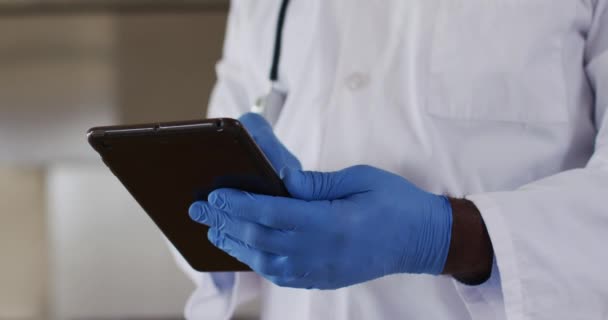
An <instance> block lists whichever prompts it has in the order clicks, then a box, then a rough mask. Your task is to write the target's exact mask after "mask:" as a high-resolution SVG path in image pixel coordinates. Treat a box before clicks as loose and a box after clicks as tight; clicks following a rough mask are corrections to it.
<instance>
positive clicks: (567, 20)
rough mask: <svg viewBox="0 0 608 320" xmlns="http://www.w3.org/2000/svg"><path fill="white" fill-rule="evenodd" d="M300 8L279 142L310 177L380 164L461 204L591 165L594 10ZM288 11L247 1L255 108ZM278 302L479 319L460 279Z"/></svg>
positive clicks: (567, 1) (294, 15)
mask: <svg viewBox="0 0 608 320" xmlns="http://www.w3.org/2000/svg"><path fill="white" fill-rule="evenodd" d="M291 2H292V3H291V6H290V8H289V11H288V14H287V20H286V24H285V30H284V38H283V54H282V61H281V70H280V76H279V79H280V83H281V86H282V87H284V88H285V89H286V90H287V92H288V97H287V101H286V104H285V107H284V109H283V112H282V114H281V116H280V118H279V120H278V122H277V124H276V127H275V129H276V132H277V134H278V136H279V137H280V138H281V139H282V141H284V143H285V144H286V145H287V146H288V148H289V149H291V150H292V151H293V152H294V153H295V154H296V156H298V157H299V158H300V159H301V160H302V163H303V166H304V168H305V169H307V170H324V171H327V170H337V169H341V168H344V167H348V166H352V165H356V164H369V165H373V166H377V167H380V168H383V169H386V170H389V171H392V172H394V173H397V174H399V175H402V176H404V177H405V178H407V179H408V180H410V181H412V182H413V183H415V184H416V185H418V186H419V187H421V188H423V189H425V190H427V191H430V192H435V193H444V194H449V195H451V196H457V197H458V196H464V195H467V194H475V193H480V192H492V191H504V190H513V189H515V188H518V187H520V186H522V185H524V184H526V183H528V182H531V181H534V180H537V179H539V178H542V177H545V176H548V175H551V174H554V173H557V172H560V171H564V170H567V169H571V168H576V167H582V166H584V165H585V164H586V161H587V160H588V158H589V156H590V155H591V152H592V150H593V137H594V135H595V131H594V130H595V129H594V127H593V122H592V116H593V112H592V110H593V93H592V91H591V89H590V87H589V84H588V82H587V78H586V76H585V73H584V67H583V66H584V48H585V39H584V35H585V31H586V28H587V27H588V26H589V23H590V19H591V11H592V1H591V0H494V1H488V0H424V1H423V0H386V1H368V0H348V1H347V0H335V1H328V0H301V1H300V0H292V1H291ZM279 3H280V1H278V0H273V1H251V0H245V1H243V0H241V1H239V2H238V3H237V5H242V6H250V7H251V8H250V9H249V12H250V16H249V18H250V19H251V21H250V22H251V28H250V30H249V32H251V34H250V35H249V36H248V37H246V39H248V41H246V42H245V43H243V47H242V49H243V50H248V52H250V53H251V54H250V55H249V57H250V59H251V61H248V62H249V64H250V65H251V66H254V67H253V68H254V70H255V73H256V74H255V78H256V82H257V81H258V80H259V84H258V85H252V87H251V88H250V89H251V90H250V94H251V95H252V99H253V98H254V97H255V96H257V95H262V94H263V93H264V92H263V91H264V90H265V88H266V85H265V84H266V83H267V82H268V80H267V70H268V68H269V64H270V61H271V50H272V45H273V40H274V32H275V26H276V14H278V9H279ZM362 267H363V266H362ZM264 290H265V292H266V297H267V299H265V316H264V319H284V318H285V317H286V314H287V313H288V314H289V315H290V316H289V318H290V319H321V318H325V319H466V318H467V317H468V315H467V313H466V310H465V309H464V306H463V304H462V302H460V299H459V298H458V295H457V293H456V291H455V289H454V288H453V285H452V283H451V282H450V280H449V279H447V278H432V277H426V276H408V275H402V276H392V277H387V278H384V279H380V280H376V281H372V282H369V283H366V284H362V285H359V286H355V287H352V288H346V289H342V290H337V291H331V292H319V291H297V290H290V289H282V288H278V287H275V286H272V285H270V284H267V285H265V287H264ZM292 311H293V312H292Z"/></svg>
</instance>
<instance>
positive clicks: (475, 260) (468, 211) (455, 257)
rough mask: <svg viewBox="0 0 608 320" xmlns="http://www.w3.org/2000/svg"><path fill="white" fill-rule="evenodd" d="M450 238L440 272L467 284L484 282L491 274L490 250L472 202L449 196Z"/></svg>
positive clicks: (488, 237)
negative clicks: (450, 210)
mask: <svg viewBox="0 0 608 320" xmlns="http://www.w3.org/2000/svg"><path fill="white" fill-rule="evenodd" d="M450 204H451V205H452V217H453V219H452V221H453V222H452V240H451V242H450V251H449V253H448V258H447V261H446V264H445V267H444V269H443V274H447V275H451V276H453V277H454V278H455V279H456V280H458V281H460V282H462V283H465V284H468V285H478V284H482V283H484V282H485V281H486V280H488V278H489V277H490V275H491V272H492V262H493V259H494V251H493V249H492V242H491V241H490V236H489V235H488V230H487V229H486V226H485V224H484V222H483V219H482V217H481V213H480V212H479V210H478V209H477V207H476V206H475V204H474V203H473V202H471V201H469V200H466V199H452V198H450Z"/></svg>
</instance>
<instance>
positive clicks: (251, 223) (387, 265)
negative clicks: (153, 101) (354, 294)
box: [190, 119, 452, 289]
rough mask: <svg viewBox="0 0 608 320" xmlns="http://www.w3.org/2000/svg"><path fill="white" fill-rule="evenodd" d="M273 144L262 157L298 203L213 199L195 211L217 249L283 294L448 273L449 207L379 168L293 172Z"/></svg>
mask: <svg viewBox="0 0 608 320" xmlns="http://www.w3.org/2000/svg"><path fill="white" fill-rule="evenodd" d="M258 120H259V119H258ZM245 122H247V121H245ZM246 127H247V124H246ZM262 127H263V126H262ZM254 135H255V134H254ZM271 136H272V137H271ZM264 141H265V142H268V143H267V144H266V145H264V146H262V149H263V150H264V152H265V153H266V154H267V155H271V157H276V158H275V159H274V160H275V161H273V159H272V158H271V157H269V158H271V161H273V164H275V163H276V164H275V167H281V166H282V167H283V168H284V169H283V170H282V171H281V176H282V178H283V181H284V183H285V186H286V187H287V189H288V191H289V192H290V194H291V195H292V196H293V197H294V198H281V197H271V196H264V195H256V194H250V193H247V192H243V191H239V190H231V189H220V190H216V191H214V192H212V193H211V194H210V195H209V199H208V200H209V202H205V201H201V202H197V203H194V204H193V205H192V206H191V208H190V216H191V218H192V219H193V220H195V221H198V222H199V223H203V224H206V225H208V226H210V227H211V228H210V229H209V233H208V238H209V240H210V241H211V242H212V243H213V244H214V245H216V246H217V247H219V248H220V249H222V250H224V251H226V252H227V253H228V254H230V255H232V256H234V257H235V258H237V259H238V260H240V261H242V262H244V263H245V264H247V265H249V266H250V267H251V268H252V269H253V270H254V271H256V272H257V273H259V274H261V275H262V276H264V277H265V278H267V279H268V280H270V281H272V282H274V283H275V284H277V285H280V286H288V287H294V288H319V289H335V288H341V287H345V286H349V285H352V284H356V283H361V282H364V281H368V280H372V279H375V278H378V277H382V276H385V275H389V274H395V273H430V274H439V273H441V271H442V270H443V267H444V265H445V261H446V258H447V254H448V250H449V245H450V238H451V227H452V212H451V206H450V204H449V202H448V200H447V198H445V197H443V196H438V195H434V194H430V193H427V192H425V191H423V190H420V189H418V188H417V187H416V186H414V185H413V184H411V183H409V182H408V181H407V180H405V179H403V178H402V177H400V176H397V175H394V174H391V173H389V172H386V171H382V170H379V169H376V168H372V167H369V166H356V167H351V168H348V169H345V170H342V171H339V172H333V173H321V172H303V171H300V170H299V169H297V167H296V169H294V168H293V167H292V166H290V165H286V164H285V163H287V162H289V161H291V160H286V159H290V157H289V156H286V153H285V152H287V154H289V155H290V156H291V157H293V155H291V154H290V153H289V152H288V151H287V150H286V149H285V148H284V147H283V146H282V145H281V144H280V142H279V141H278V140H277V139H276V137H274V135H273V134H272V130H270V135H269V136H265V138H264ZM272 155H274V156H272ZM281 159H282V160H281ZM294 159H295V157H294ZM281 161H283V162H281ZM296 161H297V160H296ZM298 164H299V163H298Z"/></svg>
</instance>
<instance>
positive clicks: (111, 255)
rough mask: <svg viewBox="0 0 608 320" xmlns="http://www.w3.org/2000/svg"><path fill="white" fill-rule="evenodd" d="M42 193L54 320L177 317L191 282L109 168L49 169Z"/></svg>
mask: <svg viewBox="0 0 608 320" xmlns="http://www.w3.org/2000/svg"><path fill="white" fill-rule="evenodd" d="M46 189H47V190H48V194H47V199H48V221H49V230H50V240H51V243H52V247H51V248H50V253H51V254H50V257H51V279H52V292H51V297H52V300H51V301H52V304H51V306H53V309H52V310H51V311H52V314H54V315H55V316H56V318H57V319H75V318H128V317H140V318H141V317H143V318H145V317H159V316H176V315H180V314H181V313H182V310H183V307H184V304H185V301H186V298H187V296H188V294H189V293H190V292H191V290H192V284H191V282H190V281H189V280H188V279H187V278H186V277H185V276H184V275H183V274H182V273H181V272H180V271H179V270H178V269H177V267H176V266H175V263H174V262H173V259H172V257H171V255H170V252H169V250H168V248H167V246H166V243H165V240H164V238H163V237H162V235H161V233H160V232H159V231H158V229H157V228H156V226H155V225H154V224H153V223H152V222H151V220H150V219H149V218H148V217H147V215H146V214H145V213H144V212H143V211H142V209H140V207H139V206H138V205H137V203H136V202H135V201H134V200H133V199H132V198H131V196H130V195H129V194H128V192H127V191H126V190H125V189H124V188H123V187H122V185H121V184H120V183H119V182H118V180H117V179H116V178H115V177H114V176H113V175H112V174H111V173H110V172H109V170H107V169H106V168H105V167H104V166H103V165H101V164H78V165H58V166H53V167H52V168H50V169H49V171H48V175H47V184H46ZM183 214H187V213H186V212H184V213H183Z"/></svg>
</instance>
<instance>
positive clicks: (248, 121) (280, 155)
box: [239, 113, 302, 172]
mask: <svg viewBox="0 0 608 320" xmlns="http://www.w3.org/2000/svg"><path fill="white" fill-rule="evenodd" d="M239 121H240V122H241V124H243V126H244V127H245V129H247V131H248V132H249V135H250V136H251V137H252V138H253V140H254V141H255V142H256V143H257V144H258V146H259V147H260V149H262V151H263V152H264V154H265V155H266V158H268V160H270V163H271V164H272V166H273V167H274V169H275V170H276V171H277V172H281V169H283V168H284V167H290V168H294V169H301V168H302V165H301V164H300V161H299V160H298V159H297V158H296V157H295V156H294V155H293V154H292V153H291V152H289V150H287V148H285V146H284V145H283V144H282V143H281V142H280V141H279V139H277V136H275V135H274V132H273V131H272V127H271V126H270V124H268V122H267V121H266V120H265V119H264V118H263V117H262V116H260V115H258V114H255V113H246V114H244V115H243V116H242V117H240V118H239Z"/></svg>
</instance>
